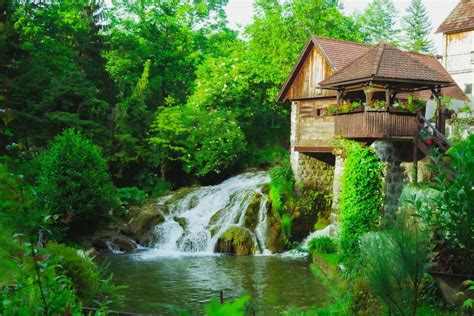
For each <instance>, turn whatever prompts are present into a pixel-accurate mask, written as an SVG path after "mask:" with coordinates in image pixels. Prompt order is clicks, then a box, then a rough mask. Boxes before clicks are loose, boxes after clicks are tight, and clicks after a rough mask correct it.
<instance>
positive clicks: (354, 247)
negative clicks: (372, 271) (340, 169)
mask: <svg viewBox="0 0 474 316" xmlns="http://www.w3.org/2000/svg"><path fill="white" fill-rule="evenodd" d="M345 151H346V155H347V158H346V161H345V167H344V174H343V179H342V192H341V204H340V207H341V209H340V212H341V217H342V230H341V236H340V248H341V255H342V258H344V259H351V258H354V257H357V254H358V253H359V246H358V244H359V238H360V237H361V236H362V235H363V234H365V233H367V232H369V231H372V230H375V229H376V227H377V224H378V222H379V219H380V215H381V210H382V206H383V182H382V175H383V164H382V162H381V161H380V159H379V158H378V157H377V155H376V153H375V151H374V150H373V149H372V148H370V147H362V146H360V145H359V144H358V143H347V144H346V146H345Z"/></svg>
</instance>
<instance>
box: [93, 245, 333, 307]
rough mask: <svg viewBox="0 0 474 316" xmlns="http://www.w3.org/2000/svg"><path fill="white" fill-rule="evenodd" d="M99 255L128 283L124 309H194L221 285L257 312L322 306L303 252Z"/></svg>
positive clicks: (318, 284) (319, 286)
mask: <svg viewBox="0 0 474 316" xmlns="http://www.w3.org/2000/svg"><path fill="white" fill-rule="evenodd" d="M99 259H100V260H101V261H102V260H107V261H108V263H109V268H108V269H109V270H110V272H112V273H113V274H114V280H115V281H116V283H118V284H124V285H127V286H128V289H126V290H125V291H124V294H125V296H126V299H125V303H126V307H125V308H124V310H126V311H130V312H136V313H148V314H154V315H156V314H159V315H177V314H180V313H179V312H178V311H179V310H178V309H177V308H184V309H186V310H188V311H190V312H191V313H192V314H193V315H194V314H196V315H199V314H203V311H204V305H205V304H207V303H208V302H210V301H211V299H213V298H218V297H219V291H221V290H222V291H223V293H224V298H225V300H232V299H235V298H238V297H240V296H242V295H244V294H249V295H250V296H251V302H250V307H249V309H250V311H251V313H252V312H253V311H255V314H256V315H278V314H280V313H282V312H283V311H285V310H289V309H291V308H294V307H298V308H309V307H312V306H321V305H323V304H324V302H325V300H326V299H327V297H326V296H327V295H326V293H327V291H326V290H325V288H324V286H323V284H322V282H321V280H318V279H317V278H316V277H315V276H313V274H312V273H311V270H310V268H309V264H310V262H309V261H308V260H307V259H302V258H295V257H282V256H277V255H273V256H227V255H214V256H213V255H210V256H209V255H208V256H183V255H179V256H176V255H170V256H163V253H162V252H159V251H157V250H153V249H151V250H143V251H139V252H136V253H132V254H115V255H109V256H106V257H102V258H99Z"/></svg>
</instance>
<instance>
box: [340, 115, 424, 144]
mask: <svg viewBox="0 0 474 316" xmlns="http://www.w3.org/2000/svg"><path fill="white" fill-rule="evenodd" d="M416 131H417V123H416V114H414V113H410V112H406V111H402V110H399V109H393V108H392V109H389V110H371V109H365V110H359V111H353V112H349V113H341V114H338V115H337V116H336V119H335V136H338V135H342V136H343V137H344V138H350V139H403V138H413V137H414V135H415V133H416Z"/></svg>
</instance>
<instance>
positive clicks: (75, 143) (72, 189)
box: [37, 129, 116, 234]
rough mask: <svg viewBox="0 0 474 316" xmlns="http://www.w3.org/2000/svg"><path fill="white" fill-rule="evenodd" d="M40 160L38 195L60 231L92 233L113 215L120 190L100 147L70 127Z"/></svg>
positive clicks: (58, 137)
mask: <svg viewBox="0 0 474 316" xmlns="http://www.w3.org/2000/svg"><path fill="white" fill-rule="evenodd" d="M39 159H40V162H41V172H40V176H39V179H38V186H37V191H38V198H39V202H40V206H41V207H42V208H43V209H44V210H45V211H46V213H47V214H49V215H51V216H52V217H54V218H56V219H57V221H56V225H55V228H56V232H57V233H58V232H59V233H61V232H70V233H73V234H82V233H84V231H87V232H89V231H91V230H93V229H95V228H97V227H98V226H99V225H100V224H102V223H104V222H105V221H106V220H107V219H108V218H109V215H110V213H111V211H112V208H113V207H114V205H115V201H116V193H115V188H114V187H113V185H112V182H111V180H110V175H109V173H108V170H107V164H106V161H105V159H104V158H103V157H102V154H101V152H100V150H99V148H98V147H97V146H95V145H94V144H93V143H92V142H91V141H89V140H87V139H85V138H84V137H82V135H81V134H80V133H79V132H76V131H75V130H73V129H68V130H66V131H64V132H63V133H62V134H61V135H59V136H57V137H56V138H55V139H54V141H53V142H52V144H51V146H50V147H49V149H48V150H47V151H46V152H45V153H44V154H43V155H41V156H40V158H39Z"/></svg>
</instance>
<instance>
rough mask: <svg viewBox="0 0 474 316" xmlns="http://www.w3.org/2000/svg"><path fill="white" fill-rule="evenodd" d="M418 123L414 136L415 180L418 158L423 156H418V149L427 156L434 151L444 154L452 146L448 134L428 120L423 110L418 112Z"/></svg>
mask: <svg viewBox="0 0 474 316" xmlns="http://www.w3.org/2000/svg"><path fill="white" fill-rule="evenodd" d="M416 124H417V130H416V132H415V136H414V138H413V163H414V170H415V182H416V179H417V177H418V176H417V169H418V167H417V165H418V160H419V158H421V157H419V156H418V151H421V153H423V154H424V155H425V156H428V155H430V154H432V153H433V151H434V152H437V153H439V154H443V153H445V152H446V151H447V150H448V149H449V147H451V142H450V141H449V140H448V139H447V138H446V136H445V135H444V134H443V133H442V132H441V131H440V130H439V129H438V128H436V127H435V126H434V125H433V124H432V123H430V122H428V120H426V118H425V116H424V115H423V114H422V113H421V112H418V113H417V115H416ZM441 125H442V126H444V122H442V124H441ZM443 129H444V128H443Z"/></svg>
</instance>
